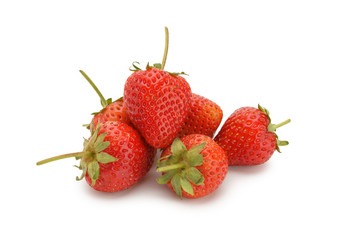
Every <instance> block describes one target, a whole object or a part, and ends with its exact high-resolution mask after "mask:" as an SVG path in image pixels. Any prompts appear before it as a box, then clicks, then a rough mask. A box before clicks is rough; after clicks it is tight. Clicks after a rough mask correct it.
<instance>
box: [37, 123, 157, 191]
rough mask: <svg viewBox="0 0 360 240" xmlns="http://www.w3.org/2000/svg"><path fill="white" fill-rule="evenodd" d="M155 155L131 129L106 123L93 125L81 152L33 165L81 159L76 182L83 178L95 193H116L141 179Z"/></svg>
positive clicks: (123, 125)
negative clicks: (93, 127)
mask: <svg viewBox="0 0 360 240" xmlns="http://www.w3.org/2000/svg"><path fill="white" fill-rule="evenodd" d="M155 153H156V150H155V149H154V148H152V147H150V146H149V145H147V144H146V143H145V141H144V140H143V138H142V137H141V136H140V134H139V133H138V132H137V131H136V130H135V129H133V128H132V127H130V126H128V125H126V124H124V123H121V122H114V121H108V122H104V123H98V124H97V127H96V129H95V131H92V135H91V137H90V138H89V139H88V140H85V142H84V150H83V151H82V152H77V153H71V154H64V155H60V156H57V157H52V158H49V159H45V160H43V161H40V162H38V163H37V165H41V164H44V163H48V162H52V161H55V160H59V159H63V158H69V157H75V158H76V159H81V161H80V166H77V167H78V168H79V169H80V170H82V171H83V173H82V175H81V177H80V178H79V177H77V178H76V179H77V180H81V179H83V178H84V177H85V179H86V182H87V183H88V184H89V185H90V186H91V187H92V188H94V189H95V190H98V191H102V192H117V191H122V190H125V189H127V188H129V187H131V186H133V185H134V184H135V183H137V182H138V181H139V180H140V179H141V178H142V177H144V176H145V174H146V173H147V172H148V171H149V169H150V167H151V165H152V163H153V159H154V156H155Z"/></svg>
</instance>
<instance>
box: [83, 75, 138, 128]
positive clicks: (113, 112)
mask: <svg viewBox="0 0 360 240" xmlns="http://www.w3.org/2000/svg"><path fill="white" fill-rule="evenodd" d="M80 73H81V75H83V76H84V78H85V79H86V80H87V81H88V83H89V84H90V85H91V86H92V88H93V89H94V90H95V92H96V93H97V94H98V96H99V98H100V103H101V106H102V109H101V110H100V111H99V112H94V113H92V115H94V117H93V119H92V120H91V123H90V124H85V126H88V127H89V128H93V127H96V124H97V123H98V122H99V121H100V122H105V121H119V122H123V123H126V124H128V125H130V126H131V122H130V119H129V116H128V114H127V111H126V107H125V104H124V99H123V97H121V98H119V99H117V100H115V101H114V102H113V101H112V99H111V98H108V99H105V98H104V96H103V95H102V93H101V92H100V90H99V89H98V87H97V86H96V85H95V83H94V82H93V81H92V80H91V79H90V77H89V76H88V75H87V74H86V73H85V72H84V71H83V70H80Z"/></svg>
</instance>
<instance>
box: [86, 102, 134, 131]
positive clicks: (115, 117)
mask: <svg viewBox="0 0 360 240" xmlns="http://www.w3.org/2000/svg"><path fill="white" fill-rule="evenodd" d="M99 121H100V122H107V121H118V122H122V123H126V124H127V125H129V126H131V122H130V118H129V116H128V114H127V111H126V107H125V103H124V99H123V98H120V99H119V100H116V101H114V102H112V103H110V104H109V105H107V106H106V107H105V108H104V109H102V110H101V111H100V112H99V113H97V114H96V115H95V116H94V117H93V119H92V120H91V123H90V128H92V127H96V125H97V123H98V122H99Z"/></svg>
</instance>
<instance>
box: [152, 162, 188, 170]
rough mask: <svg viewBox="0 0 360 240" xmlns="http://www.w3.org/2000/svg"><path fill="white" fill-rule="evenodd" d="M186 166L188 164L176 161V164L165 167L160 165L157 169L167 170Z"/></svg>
mask: <svg viewBox="0 0 360 240" xmlns="http://www.w3.org/2000/svg"><path fill="white" fill-rule="evenodd" d="M184 167H186V164H185V163H183V162H180V163H176V164H172V165H168V166H164V167H159V168H158V169H156V171H157V172H167V171H170V170H175V169H180V168H184Z"/></svg>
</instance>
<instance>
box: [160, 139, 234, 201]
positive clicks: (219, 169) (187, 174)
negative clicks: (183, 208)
mask: <svg viewBox="0 0 360 240" xmlns="http://www.w3.org/2000/svg"><path fill="white" fill-rule="evenodd" d="M157 165H158V168H157V171H158V172H162V174H163V175H162V176H161V177H159V178H158V179H157V181H158V183H160V184H167V186H168V187H170V188H171V189H172V190H173V191H174V192H175V193H176V194H177V195H178V196H179V197H180V198H182V196H185V197H187V198H200V197H203V196H206V195H208V194H210V193H212V192H214V191H215V190H216V189H217V188H218V187H219V185H220V184H221V183H222V182H223V180H224V178H225V176H226V174H227V171H228V158H227V156H226V154H225V152H224V150H223V149H222V148H221V147H220V146H219V145H218V144H217V143H216V142H215V141H214V140H213V139H211V138H210V137H208V136H205V135H201V134H192V135H187V136H185V137H183V138H181V139H179V138H176V139H175V140H174V142H173V143H172V145H171V146H169V147H167V148H166V149H165V150H164V151H163V153H162V155H161V158H160V159H159V160H158V163H157Z"/></svg>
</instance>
